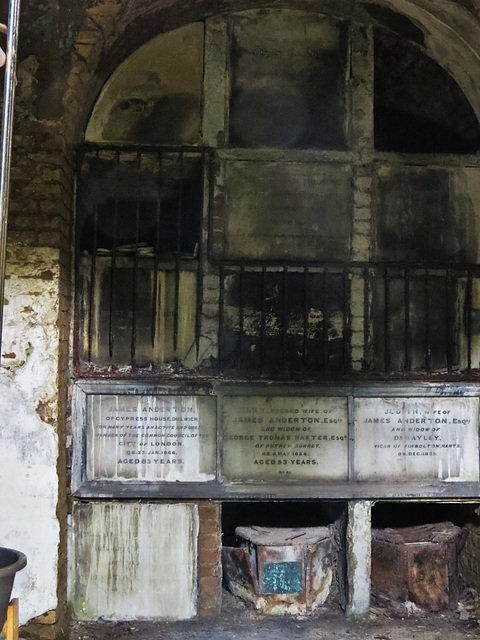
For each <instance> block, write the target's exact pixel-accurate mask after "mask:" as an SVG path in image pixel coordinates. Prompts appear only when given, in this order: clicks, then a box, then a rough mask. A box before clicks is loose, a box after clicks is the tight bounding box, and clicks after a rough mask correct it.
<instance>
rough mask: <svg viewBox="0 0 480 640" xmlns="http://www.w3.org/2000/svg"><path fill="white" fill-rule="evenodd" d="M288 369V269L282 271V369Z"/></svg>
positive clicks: (284, 267)
mask: <svg viewBox="0 0 480 640" xmlns="http://www.w3.org/2000/svg"><path fill="white" fill-rule="evenodd" d="M286 368H287V267H286V266H285V265H284V266H283V270H282V369H283V371H285V370H286Z"/></svg>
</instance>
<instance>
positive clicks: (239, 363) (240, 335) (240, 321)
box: [237, 262, 244, 369]
mask: <svg viewBox="0 0 480 640" xmlns="http://www.w3.org/2000/svg"><path fill="white" fill-rule="evenodd" d="M243 276H244V266H243V262H242V264H241V265H240V273H239V274H238V361H237V366H238V367H239V368H240V369H241V368H242V357H243V356H242V351H243V325H244V315H243V313H244V309H243Z"/></svg>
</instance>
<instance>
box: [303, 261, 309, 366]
mask: <svg viewBox="0 0 480 640" xmlns="http://www.w3.org/2000/svg"><path fill="white" fill-rule="evenodd" d="M309 275H310V274H309V269H308V267H304V269H303V349H302V351H303V370H304V371H306V370H307V359H308V352H307V348H308V281H309Z"/></svg>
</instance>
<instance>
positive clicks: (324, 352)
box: [322, 266, 328, 372]
mask: <svg viewBox="0 0 480 640" xmlns="http://www.w3.org/2000/svg"><path fill="white" fill-rule="evenodd" d="M327 280H328V267H327V266H325V267H324V268H323V276H322V370H323V371H324V372H325V371H327V367H328V309H327Z"/></svg>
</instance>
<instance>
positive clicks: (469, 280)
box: [465, 269, 473, 372]
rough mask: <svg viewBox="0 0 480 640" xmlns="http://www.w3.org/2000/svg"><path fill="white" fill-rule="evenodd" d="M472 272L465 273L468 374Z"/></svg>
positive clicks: (469, 363) (470, 357)
mask: <svg viewBox="0 0 480 640" xmlns="http://www.w3.org/2000/svg"><path fill="white" fill-rule="evenodd" d="M472 286H473V283H472V272H471V270H470V269H468V271H467V294H466V298H467V299H466V301H465V303H466V314H467V318H466V325H467V359H468V360H467V369H468V371H469V372H470V371H471V369H472V305H473V300H472V298H473V290H472Z"/></svg>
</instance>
